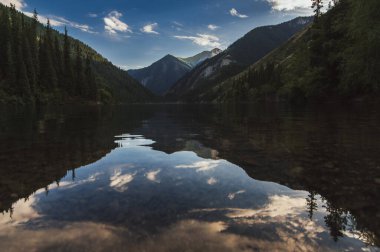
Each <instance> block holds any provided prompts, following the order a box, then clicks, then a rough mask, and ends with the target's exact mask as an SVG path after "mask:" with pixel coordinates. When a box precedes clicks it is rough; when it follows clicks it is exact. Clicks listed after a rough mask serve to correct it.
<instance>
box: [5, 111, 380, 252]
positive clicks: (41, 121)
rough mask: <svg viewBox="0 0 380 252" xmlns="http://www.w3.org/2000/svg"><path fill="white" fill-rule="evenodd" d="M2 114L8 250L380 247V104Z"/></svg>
mask: <svg viewBox="0 0 380 252" xmlns="http://www.w3.org/2000/svg"><path fill="white" fill-rule="evenodd" d="M0 112H1V115H2V116H1V118H0V251H7V252H8V251H380V248H379V246H380V109H379V107H378V106H376V105H352V106H338V105H335V104H330V105H326V106H322V107H321V106H318V107H313V106H302V107H287V106H282V105H273V104H272V105H261V106H258V105H239V106H237V105H235V106H233V105H223V106H212V105H129V106H115V107H86V106H71V107H70V106H63V107H58V108H57V107H55V108H39V109H31V108H30V109H27V108H25V109H15V108H13V109H10V108H1V109H0Z"/></svg>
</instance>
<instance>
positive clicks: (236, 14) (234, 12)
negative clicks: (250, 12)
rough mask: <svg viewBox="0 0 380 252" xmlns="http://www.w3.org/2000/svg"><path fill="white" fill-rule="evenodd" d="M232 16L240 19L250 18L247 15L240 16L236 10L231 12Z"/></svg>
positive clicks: (233, 9)
mask: <svg viewBox="0 0 380 252" xmlns="http://www.w3.org/2000/svg"><path fill="white" fill-rule="evenodd" d="M230 14H231V16H234V17H238V18H247V17H248V16H247V15H244V14H240V13H239V12H238V11H237V10H236V9H235V8H232V9H231V10H230Z"/></svg>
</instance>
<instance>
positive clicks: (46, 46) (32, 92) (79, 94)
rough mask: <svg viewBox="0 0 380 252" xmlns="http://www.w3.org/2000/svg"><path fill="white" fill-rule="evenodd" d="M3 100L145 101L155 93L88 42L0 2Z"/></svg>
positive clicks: (49, 101)
mask: <svg viewBox="0 0 380 252" xmlns="http://www.w3.org/2000/svg"><path fill="white" fill-rule="evenodd" d="M0 34H1V36H0V103H20V104H30V103H42V104H44V103H52V102H55V103H66V102H71V101H80V102H103V103H116V102H142V101H149V100H151V99H152V98H153V95H152V94H151V93H150V92H149V91H147V90H146V89H144V88H143V87H141V86H140V85H139V83H138V82H137V81H135V80H134V79H133V78H131V77H130V76H129V75H128V74H127V73H126V72H125V71H123V70H121V69H119V68H117V67H115V66H114V65H112V63H110V62H109V61H107V60H106V59H105V58H103V57H102V56H101V55H99V54H98V53H97V52H96V51H94V50H93V49H91V48H90V47H89V46H87V45H85V44H83V43H81V42H80V41H78V40H75V39H73V38H71V37H69V36H68V34H67V30H66V32H65V34H64V35H63V34H59V33H58V32H57V31H55V30H53V29H52V27H51V26H50V24H49V23H47V25H46V26H43V25H42V24H40V23H39V22H38V15H37V13H36V12H35V15H34V17H33V18H29V17H27V16H25V15H24V14H22V13H20V12H18V11H17V10H16V9H15V7H14V6H11V7H6V6H4V5H2V4H0Z"/></svg>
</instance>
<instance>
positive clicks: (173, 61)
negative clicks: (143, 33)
mask: <svg viewBox="0 0 380 252" xmlns="http://www.w3.org/2000/svg"><path fill="white" fill-rule="evenodd" d="M220 52H221V50H220V49H213V50H212V51H204V52H201V53H199V54H197V55H195V56H192V57H188V58H179V57H174V56H172V55H170V54H169V55H166V56H165V57H163V58H162V59H160V60H158V61H156V62H154V63H153V64H152V65H150V66H148V67H145V68H142V69H132V70H129V71H128V73H129V74H130V75H131V76H132V77H134V78H135V79H136V80H138V81H139V82H140V83H141V84H142V85H143V86H144V87H146V88H148V89H149V90H150V91H152V92H153V93H155V94H157V95H164V94H165V93H166V92H167V91H168V90H169V89H170V88H171V87H172V86H173V84H174V83H176V82H177V81H178V80H179V79H180V78H181V77H183V76H184V75H185V74H186V73H188V72H189V71H190V70H191V69H192V68H193V67H195V66H197V65H198V64H200V63H201V62H203V61H204V60H206V59H208V58H211V57H214V56H215V55H217V54H219V53H220Z"/></svg>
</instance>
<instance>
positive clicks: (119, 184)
mask: <svg viewBox="0 0 380 252" xmlns="http://www.w3.org/2000/svg"><path fill="white" fill-rule="evenodd" d="M135 175H136V174H122V171H121V170H120V169H117V170H115V171H114V174H113V175H112V176H111V177H110V187H112V188H113V189H115V190H116V191H118V192H125V191H126V190H127V189H128V187H127V185H128V184H129V183H130V182H132V180H133V179H134V177H135Z"/></svg>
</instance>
